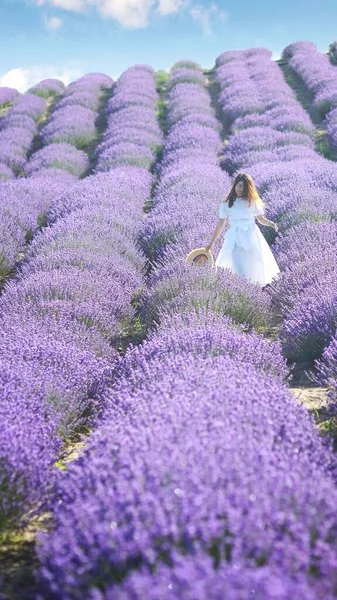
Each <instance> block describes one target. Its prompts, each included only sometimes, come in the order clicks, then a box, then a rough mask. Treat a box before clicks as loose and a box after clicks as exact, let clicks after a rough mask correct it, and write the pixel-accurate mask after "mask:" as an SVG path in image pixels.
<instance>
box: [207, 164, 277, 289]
mask: <svg viewBox="0 0 337 600" xmlns="http://www.w3.org/2000/svg"><path fill="white" fill-rule="evenodd" d="M263 215H264V204H263V202H262V200H261V198H260V197H259V194H258V192H257V189H256V187H255V185H254V182H253V179H252V178H251V176H250V175H248V174H247V173H239V174H238V175H237V176H236V177H235V179H234V183H233V185H232V188H231V190H230V192H229V194H228V195H227V197H226V198H225V200H224V201H223V202H222V203H221V204H220V209H219V220H218V223H217V225H216V228H215V232H214V235H213V238H212V241H211V243H210V244H209V245H208V246H206V247H205V248H206V250H207V251H209V252H211V251H212V247H213V245H214V244H215V242H216V240H217V239H218V237H219V236H220V234H221V231H222V230H223V228H224V226H225V224H226V221H227V220H228V223H229V228H228V230H227V231H226V234H225V237H224V242H223V245H222V248H221V250H220V252H219V254H218V257H217V259H216V261H215V269H217V268H218V267H222V268H224V269H230V270H231V271H233V272H234V273H237V274H238V275H243V276H244V277H246V279H248V280H249V281H251V282H253V283H257V284H259V285H261V286H262V287H264V286H265V285H268V284H269V283H271V281H272V280H273V278H274V277H276V276H277V274H278V273H279V272H280V270H279V268H278V266H277V262H276V260H275V258H274V256H273V254H272V251H271V250H270V248H269V245H268V243H267V242H266V240H265V238H264V237H263V235H262V233H261V231H260V229H259V228H258V226H257V225H256V223H255V219H257V221H258V222H259V223H261V225H266V226H268V227H273V229H275V231H278V228H277V225H276V223H273V222H272V221H269V220H268V219H266V217H264V216H263Z"/></svg>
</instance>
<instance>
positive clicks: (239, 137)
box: [0, 42, 337, 600]
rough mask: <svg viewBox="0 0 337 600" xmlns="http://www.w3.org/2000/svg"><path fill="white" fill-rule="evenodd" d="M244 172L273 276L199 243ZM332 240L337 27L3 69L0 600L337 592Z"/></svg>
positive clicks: (231, 598)
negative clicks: (49, 69) (163, 52)
mask: <svg viewBox="0 0 337 600" xmlns="http://www.w3.org/2000/svg"><path fill="white" fill-rule="evenodd" d="M242 171H245V172H248V173H250V174H251V175H252V176H253V178H254V181H255V182H256V185H257V189H258V191H259V193H260V195H261V197H262V199H263V201H264V202H265V205H266V215H267V217H268V218H269V219H272V220H273V221H275V222H276V223H277V225H278V233H277V234H276V233H275V232H274V231H273V232H272V233H271V230H270V229H269V230H267V228H265V227H263V226H261V230H262V233H263V234H264V235H265V237H266V239H267V241H268V243H269V244H270V245H271V248H272V251H273V253H274V255H275V257H276V259H277V262H278V264H279V266H280V270H281V274H280V277H279V278H278V279H277V280H276V281H275V282H273V283H272V284H271V285H269V286H267V287H266V288H263V289H262V288H261V287H259V286H258V285H255V284H253V283H250V282H249V281H247V280H245V279H244V278H242V277H241V276H239V275H235V274H233V273H232V272H230V271H229V270H227V269H220V270H218V271H216V270H214V269H211V268H209V267H208V266H204V267H199V268H195V267H191V266H190V265H188V264H186V263H185V257H186V255H187V253H188V252H189V251H190V250H191V249H192V248H195V247H200V246H205V245H206V244H207V243H209V242H210V240H211V236H212V233H213V231H214V227H215V224H216V221H217V218H218V208H219V204H220V202H221V201H222V200H223V198H224V196H225V194H226V192H228V191H229V189H230V186H231V182H232V176H233V174H236V173H237V172H242ZM221 243H222V240H221V239H219V240H218V241H217V242H216V245H215V252H214V254H215V255H216V254H217V252H218V251H219V250H220V247H221ZM336 256H337V42H333V43H331V45H330V48H329V52H327V53H326V54H323V53H321V52H319V51H318V49H317V47H316V46H315V44H313V43H311V42H294V43H292V44H290V45H289V46H287V47H286V48H284V50H283V53H282V56H281V58H280V60H278V61H274V60H272V53H271V51H269V50H268V49H264V48H248V49H246V50H240V51H239V50H233V51H226V52H223V53H222V54H220V55H219V56H218V57H215V61H214V66H213V67H212V68H210V69H205V68H203V67H202V66H201V65H199V64H197V63H196V62H194V61H193V60H189V59H188V60H187V59H186V60H181V61H179V62H177V63H176V64H174V65H173V66H172V68H171V70H170V71H169V72H164V71H155V70H154V69H153V68H152V66H151V65H143V64H137V65H133V66H131V67H130V68H128V69H127V70H126V71H125V72H123V73H122V74H121V76H120V77H119V78H118V79H117V80H116V81H113V80H112V78H111V77H110V76H108V75H106V74H104V73H89V74H87V75H84V76H83V77H81V78H80V79H78V80H76V81H74V82H72V83H70V84H69V85H68V86H65V85H64V84H63V83H62V82H61V81H59V80H56V79H46V80H43V81H41V82H38V83H37V84H36V85H34V87H32V88H30V89H29V90H28V91H27V92H26V93H24V94H21V93H19V92H18V91H17V90H15V89H12V88H4V87H3V88H0V322H1V323H0V338H1V355H0V363H1V364H0V382H1V392H0V394H1V397H0V423H1V436H0V563H2V567H0V597H1V599H2V600H7V599H11V598H14V599H15V598H20V599H25V598H27V600H29V599H32V598H36V599H38V600H43V599H50V600H84V599H86V600H112V599H113V600H145V599H146V600H169V599H173V598H174V599H175V600H180V599H181V600H223V599H224V598H226V600H250V599H252V598H254V600H290V599H291V600H316V599H317V598H323V599H324V600H333V599H335V598H337V568H336V567H337V517H336V506H337V487H336V484H337V461H336V439H337V434H336V431H337V427H336V422H337V417H336V415H337V258H336ZM299 372H301V373H302V375H303V377H306V381H307V382H309V381H311V384H310V385H312V386H316V387H317V388H324V389H325V390H326V392H327V395H326V407H325V411H326V415H328V417H327V418H326V419H325V421H324V426H320V422H319V414H318V412H317V411H316V413H315V411H310V410H308V408H306V407H305V406H304V405H303V404H301V403H300V402H299V401H298V399H296V398H295V397H294V395H293V394H292V393H291V386H292V385H294V383H293V382H294V381H295V384H296V377H297V376H298V373H299ZM296 374H297V375H296ZM307 385H309V383H307ZM28 532H30V535H28ZM32 532H33V533H32Z"/></svg>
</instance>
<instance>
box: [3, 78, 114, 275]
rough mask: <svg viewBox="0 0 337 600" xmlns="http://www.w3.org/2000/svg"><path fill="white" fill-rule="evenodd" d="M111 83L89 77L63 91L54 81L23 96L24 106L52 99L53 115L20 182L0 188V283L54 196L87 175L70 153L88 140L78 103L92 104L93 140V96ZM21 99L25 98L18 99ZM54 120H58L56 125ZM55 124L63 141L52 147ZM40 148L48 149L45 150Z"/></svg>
mask: <svg viewBox="0 0 337 600" xmlns="http://www.w3.org/2000/svg"><path fill="white" fill-rule="evenodd" d="M111 83H112V80H111V78H110V77H108V76H107V75H103V74H99V73H91V74H88V75H85V76H84V77H81V78H80V79H78V80H77V81H75V82H73V83H72V84H70V85H69V86H68V87H67V88H66V89H65V88H64V85H63V84H62V82H59V81H58V80H44V81H42V82H40V83H39V84H37V85H36V86H34V87H33V88H31V89H30V90H29V92H30V94H29V99H30V101H31V99H32V98H35V99H36V100H37V101H38V102H40V101H41V102H44V100H42V99H40V98H39V97H38V96H40V95H41V96H43V97H48V98H49V99H50V98H54V102H55V104H54V111H53V113H52V116H51V118H50V119H49V120H48V123H47V124H46V125H45V126H44V127H43V128H42V129H41V130H40V133H39V138H40V141H41V143H42V145H43V146H44V147H43V148H42V149H40V150H38V151H37V152H33V153H32V154H31V156H30V158H29V160H28V161H26V162H25V164H23V165H22V169H23V171H24V173H25V175H26V177H20V178H19V179H18V180H16V181H11V182H7V183H6V185H2V186H1V188H0V206H1V209H0V211H1V219H0V220H1V230H0V280H1V279H3V278H5V277H7V276H8V274H10V273H11V271H12V269H13V267H14V265H15V263H16V261H17V260H18V258H19V256H20V253H21V252H22V251H23V250H24V248H25V244H26V242H27V241H29V240H30V239H31V238H32V236H33V235H34V234H35V233H36V231H37V229H38V228H39V226H41V224H43V222H44V219H45V213H46V211H47V210H48V208H49V206H50V204H51V202H52V201H56V198H57V197H58V196H60V194H62V193H63V192H64V191H65V190H66V189H67V188H69V187H71V185H72V184H73V183H75V182H76V180H77V179H78V177H80V176H83V175H84V174H85V173H86V171H87V170H88V168H89V160H88V157H87V155H86V154H85V153H84V152H83V151H82V150H79V149H77V148H76V144H77V145H80V144H78V140H79V139H82V140H84V139H85V140H86V142H89V139H88V136H86V124H85V123H83V122H81V121H79V120H78V119H77V117H78V115H79V109H80V103H81V102H82V101H87V100H88V99H92V101H93V102H94V104H93V106H94V107H95V110H96V112H95V111H94V110H92V111H91V113H92V115H91V117H92V118H91V124H92V126H93V134H94V135H96V130H95V127H94V122H95V120H96V118H97V114H98V113H97V111H98V107H99V96H100V94H102V88H103V89H104V90H105V89H106V87H107V86H109V85H110V86H111ZM32 94H36V95H32ZM62 94H63V95H62ZM60 95H61V97H60ZM26 96H27V94H26V95H25V96H22V98H25V97H26ZM64 108H66V109H67V110H68V113H69V117H70V118H71V123H70V125H69V122H68V121H67V120H64V119H63V113H62V110H63V109H64ZM15 110H17V105H14V106H13V109H11V112H9V113H7V117H6V118H12V117H13V114H12V112H13V111H15ZM58 117H60V119H59V120H58ZM6 118H4V119H3V120H4V121H5V119H6ZM60 120H61V123H62V125H61V127H62V131H63V132H64V134H65V136H64V138H62V136H61V137H59V138H56V139H60V140H63V141H60V143H57V141H56V139H54V138H53V136H51V135H49V134H50V131H51V127H53V124H55V123H57V122H58V123H60ZM5 122H6V121H5ZM0 127H1V120H0ZM10 130H11V134H12V136H13V139H15V140H16V141H18V140H19V139H20V135H21V134H20V131H21V130H20V129H19V128H18V127H16V126H13V127H11V128H10ZM3 131H5V132H6V131H7V130H6V129H5V130H3ZM3 131H0V152H1V147H2V148H4V147H5V144H6V140H4V141H3V146H1V139H2V138H1V135H2V133H3ZM48 132H49V133H48ZM21 133H22V132H21ZM35 133H37V130H35ZM90 139H91V138H90ZM70 142H71V143H70ZM46 144H48V145H47V146H46Z"/></svg>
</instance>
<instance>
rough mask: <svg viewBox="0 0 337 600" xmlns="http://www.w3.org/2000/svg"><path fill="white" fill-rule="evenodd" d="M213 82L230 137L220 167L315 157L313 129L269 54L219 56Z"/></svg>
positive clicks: (229, 53)
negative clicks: (216, 88) (217, 91)
mask: <svg viewBox="0 0 337 600" xmlns="http://www.w3.org/2000/svg"><path fill="white" fill-rule="evenodd" d="M257 50H259V49H257ZM227 54H228V60H226V55H227ZM216 79H217V82H218V84H219V86H220V94H219V103H220V106H221V108H222V113H223V117H224V120H225V122H226V124H227V126H230V128H231V132H232V133H233V134H234V135H232V136H231V137H230V139H229V143H228V144H227V145H226V149H225V153H226V159H225V161H224V165H225V166H227V165H228V166H230V168H231V169H237V168H239V167H240V168H241V167H244V168H246V167H247V168H250V167H251V166H252V165H254V164H255V163H259V162H275V161H292V160H294V159H297V158H314V156H315V153H314V140H313V137H314V133H315V129H314V126H313V124H312V123H311V121H310V118H309V116H308V115H307V113H306V112H305V110H304V109H303V108H302V107H301V106H300V104H299V103H298V101H297V100H296V98H295V95H294V93H293V91H292V90H291V88H290V87H289V86H288V85H287V84H286V82H285V80H284V78H283V76H282V73H281V71H280V69H279V67H278V66H277V65H276V64H275V63H274V62H273V61H272V60H271V57H270V53H269V51H267V52H264V51H258V52H254V53H251V51H250V50H246V51H237V52H236V53H234V54H233V52H228V53H224V54H222V55H221V59H220V60H219V61H217V70H216Z"/></svg>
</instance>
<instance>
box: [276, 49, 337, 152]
mask: <svg viewBox="0 0 337 600" xmlns="http://www.w3.org/2000/svg"><path fill="white" fill-rule="evenodd" d="M282 58H284V59H286V60H288V62H289V66H290V67H291V68H292V69H293V70H294V71H295V73H297V75H299V76H300V77H301V78H302V80H303V81H304V84H305V85H306V87H307V88H308V89H309V90H310V91H311V92H312V93H313V95H314V101H313V104H314V106H316V107H317V108H318V110H319V111H320V113H321V115H322V117H325V124H326V127H327V131H328V136H329V139H330V142H331V143H332V145H333V146H334V147H335V149H336V148H337V70H336V68H335V67H334V66H333V65H332V64H331V62H330V60H329V56H328V54H323V53H321V52H319V51H318V50H317V46H316V45H315V44H313V43H312V42H295V43H294V44H290V45H289V46H287V47H286V48H285V49H284V50H283V52H282Z"/></svg>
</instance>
